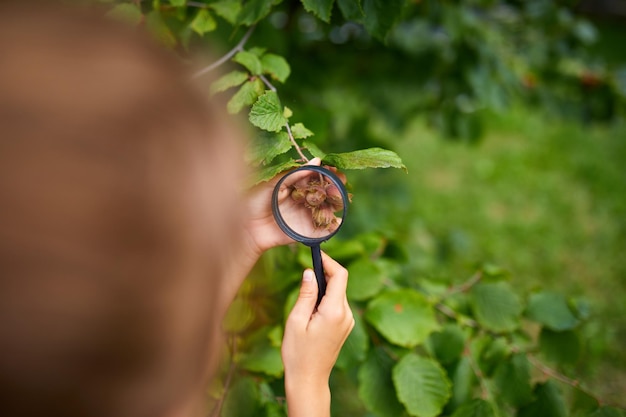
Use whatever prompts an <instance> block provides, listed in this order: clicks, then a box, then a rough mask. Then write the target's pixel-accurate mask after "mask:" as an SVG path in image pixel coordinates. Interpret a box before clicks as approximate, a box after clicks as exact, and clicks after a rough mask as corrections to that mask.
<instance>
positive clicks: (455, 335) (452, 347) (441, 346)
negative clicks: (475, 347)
mask: <svg viewBox="0 0 626 417" xmlns="http://www.w3.org/2000/svg"><path fill="white" fill-rule="evenodd" d="M429 345H430V346H431V348H432V350H433V353H434V354H435V356H436V357H437V359H438V360H439V362H441V363H443V364H447V363H450V362H452V361H454V360H456V359H458V358H459V357H460V356H461V354H462V353H463V348H464V347H465V334H463V330H461V328H460V327H459V326H457V325H456V324H446V325H445V326H444V327H443V329H442V330H440V331H438V332H435V333H432V334H431V335H430V339H429Z"/></svg>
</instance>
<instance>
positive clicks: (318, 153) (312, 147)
mask: <svg viewBox="0 0 626 417" xmlns="http://www.w3.org/2000/svg"><path fill="white" fill-rule="evenodd" d="M302 146H303V147H304V148H306V150H308V151H309V153H310V154H311V155H313V157H315V158H319V159H322V160H323V159H324V158H325V157H326V154H325V153H324V152H323V151H322V150H321V149H320V148H318V147H317V145H316V144H314V143H312V142H308V141H306V142H303V143H302Z"/></svg>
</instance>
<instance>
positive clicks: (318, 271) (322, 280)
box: [311, 245, 326, 308]
mask: <svg viewBox="0 0 626 417" xmlns="http://www.w3.org/2000/svg"><path fill="white" fill-rule="evenodd" d="M311 256H312V257H313V271H315V279H316V280H317V289H318V291H317V302H316V303H315V307H316V308H317V306H318V305H319V304H320V301H322V297H323V296H324V294H326V275H324V267H323V266H322V251H321V250H320V246H319V245H314V246H311Z"/></svg>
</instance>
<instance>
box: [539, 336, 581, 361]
mask: <svg viewBox="0 0 626 417" xmlns="http://www.w3.org/2000/svg"><path fill="white" fill-rule="evenodd" d="M539 349H540V350H541V353H543V355H544V356H545V357H546V359H548V360H549V361H550V362H554V363H558V364H561V365H563V364H574V363H576V361H578V358H579V357H580V350H581V346H580V339H579V338H578V334H577V333H576V332H574V331H572V330H566V331H563V332H555V331H552V330H550V329H548V328H545V327H544V328H543V329H541V334H540V335H539Z"/></svg>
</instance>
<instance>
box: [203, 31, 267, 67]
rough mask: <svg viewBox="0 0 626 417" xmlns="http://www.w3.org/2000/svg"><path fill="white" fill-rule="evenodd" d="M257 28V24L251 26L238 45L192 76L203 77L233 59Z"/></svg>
mask: <svg viewBox="0 0 626 417" xmlns="http://www.w3.org/2000/svg"><path fill="white" fill-rule="evenodd" d="M255 28H256V25H253V26H250V29H248V31H247V32H246V34H245V35H243V37H242V38H241V40H240V41H239V43H238V44H237V45H235V47H234V48H233V49H231V50H230V51H228V52H227V53H226V54H225V55H224V56H222V57H221V58H220V59H218V60H217V61H215V62H213V63H212V64H210V65H208V66H206V67H204V68H202V69H201V70H200V71H198V72H196V73H195V74H194V75H193V76H192V78H198V77H201V76H203V75H204V74H206V73H208V72H211V71H213V70H214V69H215V68H217V67H219V66H220V65H222V64H224V63H226V62H227V61H228V60H229V59H231V58H232V57H233V56H235V54H236V53H237V52H241V51H243V47H244V46H245V44H246V42H248V39H250V36H251V35H252V32H254V29H255Z"/></svg>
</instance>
